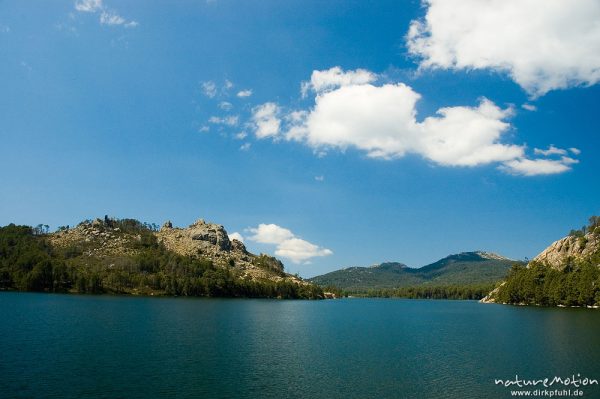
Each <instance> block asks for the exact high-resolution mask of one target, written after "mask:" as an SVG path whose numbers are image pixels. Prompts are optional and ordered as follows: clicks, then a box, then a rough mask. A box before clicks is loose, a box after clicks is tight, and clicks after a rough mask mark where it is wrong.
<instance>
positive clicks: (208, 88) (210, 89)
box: [202, 80, 217, 98]
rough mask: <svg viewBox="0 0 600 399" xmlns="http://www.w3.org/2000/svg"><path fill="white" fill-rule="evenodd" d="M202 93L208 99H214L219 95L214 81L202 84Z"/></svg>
mask: <svg viewBox="0 0 600 399" xmlns="http://www.w3.org/2000/svg"><path fill="white" fill-rule="evenodd" d="M202 92H203V93H204V95H205V96H206V97H208V98H214V97H215V96H216V95H217V85H216V84H215V82H213V81H212V80H208V81H206V82H202Z"/></svg>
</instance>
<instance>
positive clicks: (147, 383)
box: [0, 292, 600, 398]
mask: <svg viewBox="0 0 600 399" xmlns="http://www.w3.org/2000/svg"><path fill="white" fill-rule="evenodd" d="M599 333H600V311H597V310H585V309H541V308H524V307H509V306H501V305H482V304H479V303H477V302H471V301H418V300H400V299H344V300H329V301H278V300H239V299H238V300H234V299H231V300H227V299H182V298H132V297H111V296H75V295H72V296H71V295H45V294H27V293H7V292H4V293H0V398H12V397H23V398H38V397H39V398H41V397H44V398H46V397H57V398H64V397H67V398H86V397H87V398H97V397H103V398H155V397H164V398H172V397H177V398H187V397H190V398H312V397H315V398H508V397H510V389H508V388H504V387H500V386H496V385H494V378H502V379H514V376H515V374H518V375H519V376H523V377H525V378H529V379H537V378H544V377H550V378H551V377H554V376H565V377H566V376H570V375H572V374H575V375H577V373H580V374H581V375H582V376H586V377H589V378H596V379H600V337H599ZM561 388H562V387H561ZM581 389H582V390H583V391H584V397H590V398H591V397H596V398H598V397H600V388H599V387H598V386H597V385H596V386H592V387H586V388H581Z"/></svg>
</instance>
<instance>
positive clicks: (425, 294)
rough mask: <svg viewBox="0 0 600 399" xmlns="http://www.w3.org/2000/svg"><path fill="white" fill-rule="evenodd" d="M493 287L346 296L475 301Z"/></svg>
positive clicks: (416, 289) (416, 288)
mask: <svg viewBox="0 0 600 399" xmlns="http://www.w3.org/2000/svg"><path fill="white" fill-rule="evenodd" d="M492 288H493V285H488V284H486V285H447V286H429V285H420V286H413V287H400V288H394V289H377V290H368V291H362V292H360V291H359V292H345V294H346V295H352V296H364V297H371V298H409V299H473V300H479V299H481V298H483V297H484V296H486V295H487V294H488V293H489V292H490V290H491V289H492Z"/></svg>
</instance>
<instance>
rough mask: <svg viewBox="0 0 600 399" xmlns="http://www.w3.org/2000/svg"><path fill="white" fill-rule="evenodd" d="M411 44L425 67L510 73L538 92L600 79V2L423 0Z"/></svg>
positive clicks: (411, 31)
mask: <svg viewBox="0 0 600 399" xmlns="http://www.w3.org/2000/svg"><path fill="white" fill-rule="evenodd" d="M423 5H424V7H425V8H426V15H425V17H424V18H423V19H421V20H415V21H412V22H411V25H410V28H409V31H408V34H407V45H408V49H409V52H410V53H412V54H413V55H415V56H417V57H419V58H420V67H421V68H454V69H467V70H469V69H484V68H487V69H492V70H496V71H501V72H506V73H508V74H509V75H510V77H511V78H512V79H513V80H514V81H515V82H516V83H517V84H519V85H520V86H521V87H523V88H524V89H525V90H526V91H527V92H528V93H529V94H530V95H531V96H533V97H537V96H541V95H543V94H545V93H547V92H548V91H550V90H555V89H564V88H568V87H573V86H580V85H583V86H587V85H593V84H595V83H597V82H598V81H600V24H599V23H598V21H600V2H598V1H597V0H570V1H565V0H452V1H448V0H423Z"/></svg>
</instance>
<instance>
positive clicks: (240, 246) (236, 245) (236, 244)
mask: <svg viewBox="0 0 600 399" xmlns="http://www.w3.org/2000/svg"><path fill="white" fill-rule="evenodd" d="M231 250H232V251H233V252H239V253H242V254H246V255H247V254H248V251H247V250H246V246H245V245H244V243H243V242H241V241H239V240H236V239H235V238H234V239H233V240H231Z"/></svg>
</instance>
